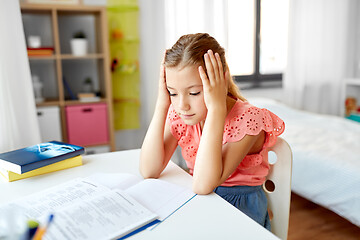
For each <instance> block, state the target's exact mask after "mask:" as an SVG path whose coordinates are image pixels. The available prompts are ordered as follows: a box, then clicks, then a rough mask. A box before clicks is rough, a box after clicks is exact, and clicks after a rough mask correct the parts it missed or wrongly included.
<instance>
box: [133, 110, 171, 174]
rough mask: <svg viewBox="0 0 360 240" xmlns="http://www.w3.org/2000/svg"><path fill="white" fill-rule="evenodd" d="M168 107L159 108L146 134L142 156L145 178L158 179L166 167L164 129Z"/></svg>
mask: <svg viewBox="0 0 360 240" xmlns="http://www.w3.org/2000/svg"><path fill="white" fill-rule="evenodd" d="M166 115H167V108H166V106H163V107H162V106H157V107H156V108H155V113H154V116H153V118H152V120H151V123H150V126H149V128H148V131H147V133H146V136H145V139H144V142H143V145H142V147H141V154H140V173H141V174H142V176H143V177H144V178H158V177H159V175H160V173H161V172H162V171H163V169H164V168H165V166H166V163H167V162H166V161H165V150H164V129H165V120H166Z"/></svg>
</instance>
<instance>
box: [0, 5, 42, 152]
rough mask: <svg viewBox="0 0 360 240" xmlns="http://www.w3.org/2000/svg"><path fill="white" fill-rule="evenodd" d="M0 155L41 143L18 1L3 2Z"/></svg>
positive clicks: (0, 21) (0, 12)
mask: <svg viewBox="0 0 360 240" xmlns="http://www.w3.org/2000/svg"><path fill="white" fill-rule="evenodd" d="M0 34H1V37H0V53H1V54H0V152H4V151H9V150H12V149H16V148H20V147H25V146H28V145H32V144H37V143H39V142H40V132H39V126H38V122H37V118H36V109H35V100H34V96H33V90H32V89H33V88H32V82H31V77H30V76H31V74H30V69H29V64H28V60H27V54H26V45H25V37H24V32H23V26H22V21H21V13H20V7H19V1H17V0H15V1H14V0H1V1H0Z"/></svg>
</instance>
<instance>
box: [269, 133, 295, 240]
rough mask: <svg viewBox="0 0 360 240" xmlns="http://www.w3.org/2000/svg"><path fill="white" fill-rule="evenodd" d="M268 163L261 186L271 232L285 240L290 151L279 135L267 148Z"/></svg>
mask: <svg viewBox="0 0 360 240" xmlns="http://www.w3.org/2000/svg"><path fill="white" fill-rule="evenodd" d="M272 152H274V153H275V154H276V157H275V155H274V154H273V153H272ZM275 158H276V159H275ZM275 160H276V161H275ZM269 163H270V172H269V175H268V176H267V178H266V181H265V183H264V184H263V188H264V190H265V193H266V196H267V198H268V210H269V215H270V222H271V232H272V233H274V234H275V235H276V236H277V237H279V238H280V239H283V240H286V239H287V234H288V227H289V215H290V197H291V172H292V152H291V148H290V146H289V144H288V143H287V142H286V141H285V140H284V139H282V138H280V137H279V138H278V139H277V141H276V144H275V145H274V146H273V147H271V148H269Z"/></svg>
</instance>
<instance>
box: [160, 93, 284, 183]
mask: <svg viewBox="0 0 360 240" xmlns="http://www.w3.org/2000/svg"><path fill="white" fill-rule="evenodd" d="M166 121H167V124H170V130H171V133H172V135H174V137H175V138H176V139H177V140H178V144H179V145H180V147H181V149H182V150H181V151H182V155H183V157H184V159H185V161H186V164H187V166H188V168H189V170H190V174H192V172H193V169H194V165H195V159H196V153H197V149H198V147H199V144H200V138H201V129H200V124H196V125H193V126H190V125H186V124H185V123H184V122H183V120H182V119H181V118H180V117H179V115H178V114H177V113H176V112H175V110H174V108H173V107H172V105H170V107H169V111H168V115H167V120H166ZM284 128H285V124H284V122H283V121H282V120H281V119H280V118H279V117H278V116H276V115H275V114H274V113H272V112H270V111H269V110H267V109H264V108H263V109H260V108H257V107H255V106H253V105H251V104H250V103H248V102H243V101H241V100H237V101H236V103H235V104H234V106H233V108H232V109H231V111H230V112H229V114H228V115H227V117H226V119H225V127H224V135H223V141H222V144H223V145H224V144H226V143H230V142H237V141H240V140H241V139H242V138H243V137H244V136H245V135H246V134H247V135H257V134H259V133H260V131H262V130H264V131H265V133H266V138H265V142H264V145H263V148H262V150H261V151H260V152H259V153H256V154H248V155H246V156H245V158H244V159H243V160H242V161H241V163H240V164H239V166H238V167H237V168H236V170H235V171H234V172H233V173H232V174H231V175H230V177H229V178H228V179H227V180H226V181H225V182H224V183H223V184H222V185H221V186H237V185H247V186H257V185H261V184H263V183H264V181H265V177H266V176H267V174H268V172H269V163H268V148H269V147H271V146H273V145H274V144H275V143H276V139H277V136H279V135H280V134H282V133H283V131H284Z"/></svg>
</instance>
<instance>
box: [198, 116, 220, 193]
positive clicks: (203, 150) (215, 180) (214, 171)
mask: <svg viewBox="0 0 360 240" xmlns="http://www.w3.org/2000/svg"><path fill="white" fill-rule="evenodd" d="M225 115H226V114H225V113H221V111H220V112H219V111H211V110H209V111H208V113H207V117H206V122H205V125H204V127H203V132H202V136H201V141H200V145H199V148H198V152H197V156H196V162H195V166H194V174H193V177H194V178H193V188H194V191H195V192H196V193H198V194H208V193H210V192H212V191H213V190H214V188H215V187H217V186H218V185H219V182H220V180H221V179H222V173H223V161H222V139H223V134H224V123H225Z"/></svg>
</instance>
